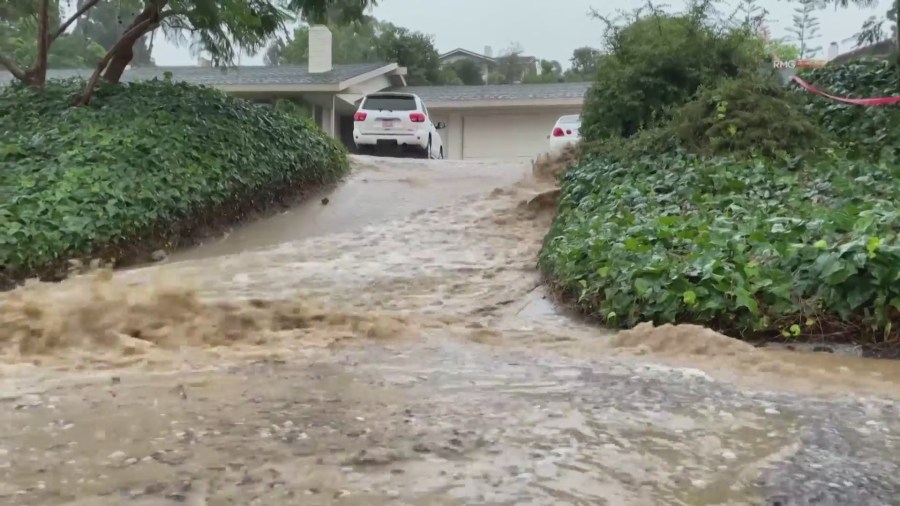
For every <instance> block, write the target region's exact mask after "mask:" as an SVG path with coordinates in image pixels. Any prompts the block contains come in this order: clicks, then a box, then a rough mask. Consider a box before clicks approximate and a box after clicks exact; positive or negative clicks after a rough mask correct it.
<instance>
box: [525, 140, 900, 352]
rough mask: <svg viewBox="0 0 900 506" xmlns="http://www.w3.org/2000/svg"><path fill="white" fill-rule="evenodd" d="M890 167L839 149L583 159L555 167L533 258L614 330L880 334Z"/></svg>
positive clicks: (895, 289) (886, 303)
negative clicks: (552, 206)
mask: <svg viewBox="0 0 900 506" xmlns="http://www.w3.org/2000/svg"><path fill="white" fill-rule="evenodd" d="M898 177H900V166H897V165H896V164H874V163H859V162H850V161H845V160H840V159H831V160H827V161H821V162H818V163H815V164H808V165H806V166H803V167H799V168H795V167H790V166H788V165H787V164H776V163H771V162H766V161H761V160H760V161H735V160H731V159H724V158H715V159H711V158H705V159H704V158H699V157H693V156H671V157H667V158H665V157H657V158H655V159H644V160H642V161H633V162H612V161H606V162H604V161H600V160H594V161H591V162H588V163H585V164H582V165H581V166H579V167H577V168H574V169H572V170H570V171H569V173H568V174H567V175H566V176H565V178H564V182H563V187H562V195H563V196H564V197H563V198H562V200H561V202H560V205H559V211H558V215H557V218H556V221H555V223H554V225H553V227H552V229H551V231H550V233H549V234H548V236H547V238H546V242H545V246H544V249H543V251H542V254H541V258H540V265H541V268H542V270H543V271H544V273H545V274H546V275H547V277H548V278H549V279H550V280H551V283H552V284H553V285H554V286H555V287H556V288H557V289H558V290H560V291H562V292H563V293H565V294H567V295H569V296H571V297H573V298H575V299H576V300H577V304H578V306H579V307H580V308H581V309H582V310H583V311H585V312H588V313H590V314H592V315H594V316H597V317H599V318H601V319H603V320H605V321H607V322H608V323H609V324H610V325H612V326H620V327H630V326H633V325H635V324H637V323H639V322H643V321H654V322H656V323H658V324H659V323H665V322H695V323H702V324H707V325H712V326H715V327H717V328H719V329H721V330H724V331H728V332H730V333H732V334H733V335H734V334H738V335H748V334H757V335H759V334H773V333H781V334H783V335H784V336H786V337H790V336H801V335H820V336H821V335H825V336H831V337H832V338H835V337H836V336H835V334H845V335H853V336H857V335H865V336H869V337H871V338H873V339H875V340H879V341H880V340H883V339H885V338H886V337H887V338H890V336H891V335H892V334H893V332H892V323H894V324H896V323H897V321H898V315H900V313H898V309H900V242H898V238H897V230H898V225H900V221H898V218H900V215H898V205H897V202H898V198H900V186H898V185H897V183H896V181H897V180H898Z"/></svg>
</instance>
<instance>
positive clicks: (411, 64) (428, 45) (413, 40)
mask: <svg viewBox="0 0 900 506" xmlns="http://www.w3.org/2000/svg"><path fill="white" fill-rule="evenodd" d="M376 50H377V51H378V53H379V54H381V55H383V56H384V57H385V59H386V60H387V61H396V62H398V63H401V64H402V65H403V66H404V67H406V72H407V74H406V81H407V82H408V83H409V84H410V85H412V86H422V85H428V84H443V80H442V73H441V61H440V54H439V53H438V51H437V49H436V48H435V47H434V40H433V38H432V37H431V36H430V35H425V34H424V33H420V32H411V31H409V30H408V29H406V28H401V27H398V26H394V25H392V24H390V23H382V25H381V33H380V35H379V36H378V38H377V39H376Z"/></svg>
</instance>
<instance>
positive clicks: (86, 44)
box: [0, 2, 104, 69]
mask: <svg viewBox="0 0 900 506" xmlns="http://www.w3.org/2000/svg"><path fill="white" fill-rule="evenodd" d="M34 5H35V4H34V2H29V3H28V4H21V3H20V4H19V5H16V4H15V3H13V2H10V3H8V4H6V5H4V6H2V7H0V34H2V35H0V55H6V58H8V59H9V62H10V63H11V64H13V65H14V66H16V67H18V68H19V69H27V68H28V66H29V65H31V64H33V62H35V60H36V59H37V56H38V53H37V50H38V45H37V44H35V43H34V41H35V40H37V34H38V31H37V29H38V18H37V11H36V9H34ZM48 14H49V15H50V19H51V20H52V22H53V23H58V19H59V17H60V9H59V5H58V4H57V3H55V2H53V3H51V4H50V11H49V13H48ZM103 52H104V51H103V47H101V46H100V45H98V44H97V43H96V42H95V41H93V40H92V39H90V38H85V37H78V36H75V35H71V34H62V35H61V36H60V37H59V38H58V39H56V41H55V43H54V44H53V45H52V46H50V48H49V50H48V53H47V67H48V68H84V67H85V66H90V65H93V64H94V62H96V61H97V60H98V59H99V58H100V57H102V56H103Z"/></svg>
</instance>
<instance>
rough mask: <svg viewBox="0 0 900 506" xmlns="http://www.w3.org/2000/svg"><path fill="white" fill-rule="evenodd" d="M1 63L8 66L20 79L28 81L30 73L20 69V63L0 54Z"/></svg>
mask: <svg viewBox="0 0 900 506" xmlns="http://www.w3.org/2000/svg"><path fill="white" fill-rule="evenodd" d="M0 65H3V66H4V67H6V70H9V73H10V74H12V75H13V77H15V78H16V79H18V80H20V81H26V80H27V79H28V75H27V74H26V73H25V71H24V70H22V69H20V68H19V67H18V65H16V64H15V63H13V61H12V60H10V59H9V58H7V57H6V56H3V55H2V54H0Z"/></svg>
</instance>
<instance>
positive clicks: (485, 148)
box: [463, 111, 571, 158]
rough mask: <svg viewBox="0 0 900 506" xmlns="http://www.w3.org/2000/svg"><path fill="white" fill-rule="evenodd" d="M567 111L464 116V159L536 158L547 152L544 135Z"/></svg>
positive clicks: (546, 134) (545, 135) (545, 136)
mask: <svg viewBox="0 0 900 506" xmlns="http://www.w3.org/2000/svg"><path fill="white" fill-rule="evenodd" d="M563 114H571V113H569V112H566V111H559V112H552V113H544V112H541V113H533V114H492V115H466V116H464V117H463V158H535V157H537V155H539V154H540V153H544V152H546V150H547V143H548V141H547V136H548V135H549V134H550V131H551V130H552V129H553V125H554V124H555V123H556V120H557V119H559V117H560V116H561V115H563Z"/></svg>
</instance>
